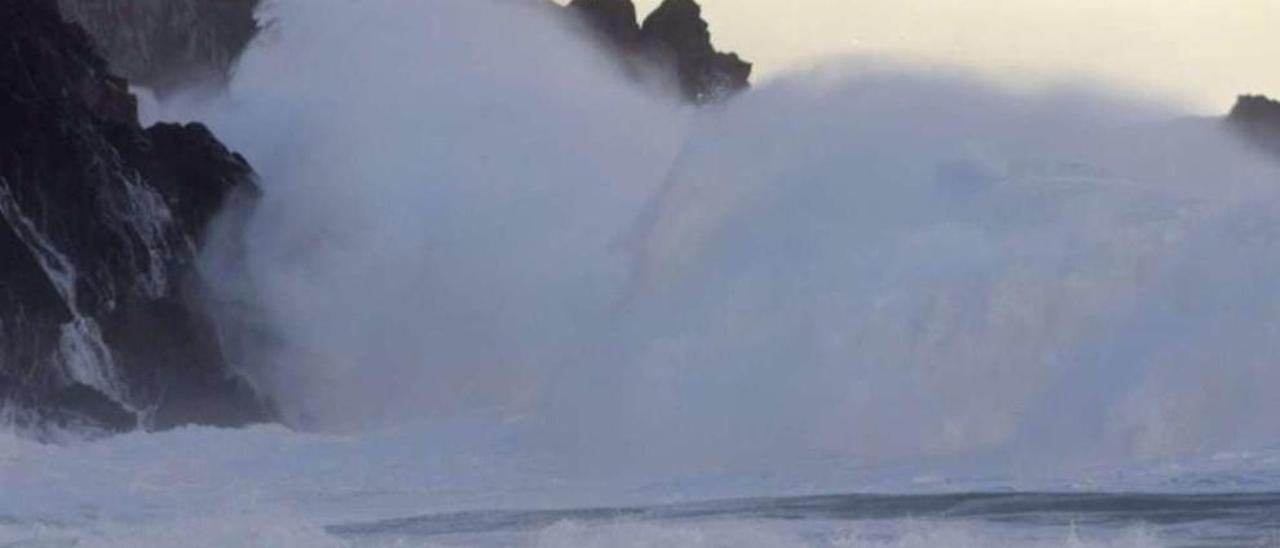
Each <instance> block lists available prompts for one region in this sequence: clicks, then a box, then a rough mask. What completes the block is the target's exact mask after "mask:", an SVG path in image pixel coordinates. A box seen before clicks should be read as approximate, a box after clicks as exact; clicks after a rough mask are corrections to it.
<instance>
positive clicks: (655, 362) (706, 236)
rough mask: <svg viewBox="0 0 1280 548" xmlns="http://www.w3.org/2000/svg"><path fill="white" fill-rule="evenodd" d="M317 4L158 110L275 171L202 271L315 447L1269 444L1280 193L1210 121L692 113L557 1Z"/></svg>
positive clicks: (1130, 109)
mask: <svg viewBox="0 0 1280 548" xmlns="http://www.w3.org/2000/svg"><path fill="white" fill-rule="evenodd" d="M319 4H320V6H318V5H317V3H316V2H311V1H307V2H303V1H285V0H282V1H277V2H274V3H272V4H270V5H269V6H268V7H267V8H266V11H264V13H263V16H264V17H265V18H266V19H267V20H273V21H274V22H275V23H274V25H272V26H271V29H272V30H271V31H270V32H269V33H268V34H267V35H266V36H265V37H264V38H263V39H261V40H260V41H259V42H258V43H257V44H256V45H255V46H254V48H253V49H252V50H251V51H250V52H249V53H248V54H247V56H246V57H245V59H244V60H243V62H242V64H241V65H240V66H239V67H238V70H237V72H236V77H235V80H234V81H233V82H232V85H231V89H230V91H229V92H228V94H227V95H226V96H223V97H220V98H217V99H215V100H213V101H212V102H207V103H202V104H198V105H197V106H195V107H186V108H185V110H184V109H183V108H176V110H175V107H174V106H173V105H167V106H166V108H168V109H169V110H168V112H169V113H170V114H172V113H174V112H181V113H183V114H184V115H186V116H188V117H192V118H200V119H205V120H208V121H209V122H210V123H211V124H212V125H213V126H214V127H215V128H216V130H217V131H218V133H219V134H220V135H223V136H225V138H226V139H227V140H228V141H229V142H230V143H232V145H233V146H234V147H236V148H238V149H240V150H243V151H245V153H246V154H247V155H248V156H249V157H250V159H251V161H252V162H253V163H254V164H255V165H256V166H257V167H258V168H259V170H260V172H261V173H262V175H263V186H264V190H265V197H264V200H263V202H262V203H261V204H259V205H258V206H257V208H256V209H255V210H254V212H253V213H252V217H251V220H250V223H249V226H248V228H247V232H246V234H245V238H244V241H243V242H241V243H237V244H236V245H241V244H242V245H243V250H244V253H243V254H241V255H238V257H240V258H241V259H243V262H237V264H225V262H220V261H219V260H209V261H206V263H207V265H208V267H209V270H208V274H209V277H210V278H211V279H215V280H218V279H221V280H224V285H223V286H222V287H221V289H220V290H221V291H222V293H221V298H222V299H223V300H224V301H226V302H234V303H237V305H238V306H240V307H244V306H248V307H250V308H253V309H254V310H255V313H254V315H255V318H256V323H255V324H254V329H255V330H262V331H265V332H267V335H262V336H255V337H232V338H231V340H238V341H250V344H248V345H245V346H247V347H246V348H238V349H236V350H237V351H238V352H240V353H242V354H244V355H245V356H247V358H246V361H247V362H250V363H259V364H265V365H264V366H263V367H262V368H261V369H260V370H259V371H258V373H257V374H258V376H259V377H260V379H261V381H262V383H263V385H264V386H268V387H270V390H271V391H272V392H273V393H274V395H275V396H276V398H277V400H278V401H279V402H280V403H281V405H282V407H283V408H284V410H285V412H286V415H287V416H288V418H289V420H290V421H291V422H292V424H294V425H299V426H305V427H314V428H322V429H342V428H353V427H355V428H360V427H367V426H369V425H376V424H385V423H387V422H396V421H400V420H404V419H406V418H411V417H424V416H425V417H448V416H459V415H462V416H472V415H480V416H492V417H494V420H506V421H509V422H520V423H523V424H528V425H531V426H529V428H530V431H531V432H537V433H536V434H530V435H528V436H527V437H525V438H521V439H520V441H519V442H518V444H517V445H518V447H520V450H522V451H531V452H534V451H539V450H542V449H546V448H548V447H549V448H554V449H555V450H558V451H562V452H564V453H567V454H569V455H573V456H575V457H577V458H581V459H582V460H583V462H586V463H595V464H601V463H607V464H604V465H605V466H615V467H621V466H625V464H626V463H633V462H643V463H645V465H646V466H655V465H656V466H661V465H672V466H681V467H692V468H697V469H701V468H705V467H714V466H724V465H726V463H727V462H730V461H737V460H742V461H753V462H754V461H765V462H792V461H794V462H799V461H801V460H803V459H802V457H805V458H807V457H813V456H815V455H836V456H838V457H839V458H840V459H843V460H845V461H850V460H853V461H858V462H862V461H866V462H883V461H889V460H901V459H916V458H960V459H962V460H963V459H970V458H972V459H977V460H979V461H981V462H983V463H985V464H984V466H987V467H1005V466H1011V463H1013V462H1025V459H1023V458H1021V457H1028V456H1030V455H1035V456H1036V457H1037V459H1042V460H1035V462H1038V463H1039V464H1038V465H1044V466H1048V465H1049V462H1052V461H1057V460H1059V459H1066V458H1068V455H1071V456H1073V457H1081V458H1083V459H1084V460H1086V461H1094V460H1098V459H1102V460H1107V459H1133V458H1139V459H1146V458H1156V457H1159V456H1162V455H1167V454H1171V453H1178V452H1187V451H1190V452H1195V451H1202V450H1214V449H1217V448H1222V447H1228V446H1255V445H1258V446H1260V445H1268V444H1272V443H1276V442H1280V427H1278V426H1276V425H1275V424H1271V423H1268V421H1265V420H1264V419H1261V418H1260V417H1267V416H1274V414H1275V413H1276V412H1280V409H1278V408H1277V407H1276V405H1277V404H1276V403H1275V399H1274V398H1268V397H1267V388H1266V387H1268V386H1275V382H1276V381H1277V380H1280V378H1278V377H1280V373H1277V368H1276V367H1274V365H1273V359H1274V357H1275V356H1277V355H1280V354H1277V352H1276V350H1277V349H1276V348H1274V345H1273V343H1271V342H1270V341H1271V340H1275V338H1274V337H1271V336H1270V335H1269V334H1270V333H1271V330H1272V327H1271V326H1274V325H1277V320H1280V307H1276V306H1274V303H1275V302H1276V298H1277V296H1280V287H1276V283H1275V282H1272V281H1271V280H1280V276H1275V275H1273V274H1280V265H1277V264H1275V263H1274V261H1272V260H1271V259H1269V257H1273V256H1276V254H1275V253H1274V252H1273V250H1274V246H1275V245H1276V243H1277V242H1280V236H1277V234H1280V217H1277V216H1276V215H1275V207H1274V205H1275V204H1276V203H1277V200H1276V192H1275V190H1274V185H1275V182H1276V181H1277V180H1280V171H1278V170H1277V166H1276V164H1275V163H1274V162H1271V161H1269V160H1265V159H1263V158H1261V157H1259V156H1258V155H1257V154H1256V153H1255V152H1253V151H1251V150H1249V149H1247V148H1246V147H1241V146H1238V144H1237V143H1236V142H1235V141H1234V139H1233V138H1232V137H1231V136H1230V135H1229V134H1227V133H1226V132H1225V131H1223V130H1222V128H1221V127H1219V125H1218V124H1217V123H1216V122H1213V121H1209V120H1196V119H1180V118H1179V117H1178V116H1179V115H1178V113H1177V112H1175V111H1171V110H1168V109H1166V108H1163V107H1161V106H1160V105H1146V104H1140V103H1137V102H1134V101H1129V100H1125V99H1123V98H1116V97H1110V96H1107V95H1106V94H1103V93H1100V92H1083V91H1080V90H1065V91H1059V92H1053V93H1044V94H1039V95H1018V94H1013V93H1008V92H1005V91H1003V90H1001V89H1000V88H999V87H998V86H995V85H992V84H989V83H985V82H980V81H975V80H973V79H971V78H969V77H966V76H964V75H961V74H956V73H954V72H950V71H946V70H939V69H910V68H903V67H900V66H896V65H894V64H892V63H888V62H884V61H855V62H849V63H844V64H833V65H831V66H830V67H827V68H824V69H822V70H819V71H814V72H806V73H797V74H793V75H790V76H787V77H783V78H780V79H777V80H775V81H772V82H769V83H767V84H765V85H763V86H760V87H759V88H757V89H756V90H754V91H751V92H749V93H747V94H744V95H742V96H740V97H738V98H736V99H735V100H733V101H730V102H729V103H727V104H725V105H722V106H717V107H714V108H708V109H703V110H699V111H694V110H690V109H687V108H685V107H682V106H680V105H679V104H678V103H677V102H676V101H673V100H670V99H669V98H666V97H663V96H654V95H652V94H649V93H648V92H647V91H644V90H640V89H638V88H637V86H634V85H632V83H630V82H628V81H627V79H626V77H625V75H623V74H619V72H618V71H617V70H616V69H615V68H614V67H613V65H612V64H610V63H608V62H607V60H604V59H601V58H599V57H598V55H597V54H596V53H594V51H595V50H594V49H593V47H592V46H591V45H590V44H589V41H588V40H587V39H585V38H583V37H580V36H576V35H575V34H574V33H573V32H572V31H571V30H570V27H567V26H566V25H564V24H563V21H562V20H561V19H560V16H559V14H558V13H556V12H554V10H552V9H549V8H548V7H547V6H544V5H541V4H539V3H534V2H530V3H527V4H522V3H511V2H507V3H503V2H471V1H467V2H463V1H459V0H433V1H430V2H422V3H420V4H415V5H414V7H413V8H411V9H412V10H413V11H414V13H416V14H417V15H418V16H415V17H407V16H406V13H405V9H406V8H405V6H404V5H403V3H399V2H391V1H388V0H373V1H365V2H344V1H340V0H330V1H326V2H321V3H319ZM374 29H376V30H374ZM241 214H243V212H242V213H241ZM215 247H217V246H215ZM264 326H265V327H264ZM260 335H261V334H260ZM793 459H794V460H793Z"/></svg>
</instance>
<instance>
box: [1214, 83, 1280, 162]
mask: <svg viewBox="0 0 1280 548" xmlns="http://www.w3.org/2000/svg"><path fill="white" fill-rule="evenodd" d="M1227 123H1228V124H1230V125H1231V127H1232V128H1234V129H1235V130H1236V131H1238V132H1240V134H1241V135H1243V136H1244V137H1245V138H1247V139H1249V140H1250V141H1252V142H1253V143H1255V144H1257V145H1258V146H1259V147H1262V148H1263V149H1265V150H1268V151H1270V152H1272V153H1274V154H1275V155H1276V156H1277V157H1280V101H1275V100H1272V99H1270V98H1268V97H1265V96H1262V95H1241V96H1240V98H1239V99H1238V100H1237V101H1236V105H1235V106H1234V107H1232V109H1231V114H1230V115H1228V116H1227Z"/></svg>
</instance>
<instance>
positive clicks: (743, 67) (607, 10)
mask: <svg viewBox="0 0 1280 548" xmlns="http://www.w3.org/2000/svg"><path fill="white" fill-rule="evenodd" d="M568 9H570V10H572V11H575V12H577V13H578V15H579V16H580V17H581V18H582V19H583V21H585V22H586V23H587V25H588V26H589V27H590V28H591V29H593V30H594V31H595V32H596V33H597V34H598V35H599V36H600V37H601V38H602V39H603V41H604V42H605V43H606V44H608V45H609V46H610V47H612V48H613V49H614V50H616V51H618V52H620V54H621V55H622V56H623V58H624V62H626V63H636V62H644V63H652V64H656V65H657V66H659V67H664V68H666V69H668V70H669V71H671V73H672V75H673V79H674V81H675V82H676V83H677V84H678V85H679V87H680V91H681V92H682V93H683V95H684V97H685V98H686V99H687V100H689V101H691V102H693V103H706V102H710V101H714V100H717V99H720V98H723V97H726V96H729V95H732V94H733V93H736V92H738V91H741V90H743V89H745V88H747V87H748V86H749V85H750V83H749V80H750V78H751V63H748V62H746V61H743V60H742V59H740V58H739V57H738V56H737V55H736V54H733V53H721V52H718V51H716V49H715V46H714V45H712V43H711V32H710V30H709V28H708V26H707V22H706V21H705V20H704V19H703V18H702V8H701V7H700V6H698V4H697V2H694V0H665V1H664V2H663V3H662V4H661V5H660V6H658V8H657V9H655V10H654V11H653V13H651V14H649V16H648V17H646V18H645V20H644V24H643V25H640V24H638V23H637V22H636V8H635V5H634V4H633V3H632V2H631V0H574V1H573V2H571V3H570V4H569V6H568ZM637 60H639V61H637ZM632 72H633V73H634V72H637V71H635V70H634V69H633V70H632Z"/></svg>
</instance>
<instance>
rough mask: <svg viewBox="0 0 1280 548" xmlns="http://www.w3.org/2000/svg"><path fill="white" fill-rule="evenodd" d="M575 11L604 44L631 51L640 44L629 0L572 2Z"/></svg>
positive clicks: (633, 5)
mask: <svg viewBox="0 0 1280 548" xmlns="http://www.w3.org/2000/svg"><path fill="white" fill-rule="evenodd" d="M569 9H571V10H575V11H577V12H578V14H579V15H580V16H581V17H582V18H583V19H584V20H585V21H586V22H587V24H588V26H590V27H591V28H592V29H593V30H595V31H597V32H599V33H600V34H601V36H602V37H604V38H605V39H606V43H610V44H612V45H617V46H620V47H621V48H622V49H627V50H631V49H633V48H634V47H635V46H636V45H637V44H639V42H640V23H639V21H638V20H637V19H636V5H635V4H633V3H631V0H573V1H572V2H570V3H569Z"/></svg>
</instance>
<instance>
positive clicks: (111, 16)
mask: <svg viewBox="0 0 1280 548" xmlns="http://www.w3.org/2000/svg"><path fill="white" fill-rule="evenodd" d="M259 1H260V0H59V4H60V5H61V6H62V10H63V12H64V14H65V15H66V16H67V18H69V19H70V20H71V21H73V22H75V23H79V24H80V25H82V26H83V27H84V28H85V29H86V30H87V31H88V32H89V34H90V35H91V36H93V39H94V41H95V42H96V43H97V44H98V46H99V48H100V49H101V52H102V54H103V56H105V57H106V58H107V59H108V60H109V61H110V63H111V67H112V70H113V71H114V72H117V73H119V74H122V75H124V76H125V77H126V78H128V79H129V80H130V81H132V82H134V83H138V84H141V85H144V86H147V87H149V88H152V89H154V90H155V91H156V93H157V94H160V95H164V94H166V93H169V92H171V91H172V90H174V89H177V88H179V87H181V86H183V85H185V84H188V83H192V82H214V83H222V82H225V80H226V78H227V77H228V75H229V73H230V71H231V68H232V66H233V65H234V64H235V61H236V59H238V58H239V56H240V53H241V52H243V51H244V48H245V47H246V46H247V45H248V44H249V42H250V41H251V40H252V39H253V37H254V36H255V35H256V34H257V32H258V24H257V22H256V21H255V20H254V16H253V14H254V10H255V9H257V6H258V4H259Z"/></svg>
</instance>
